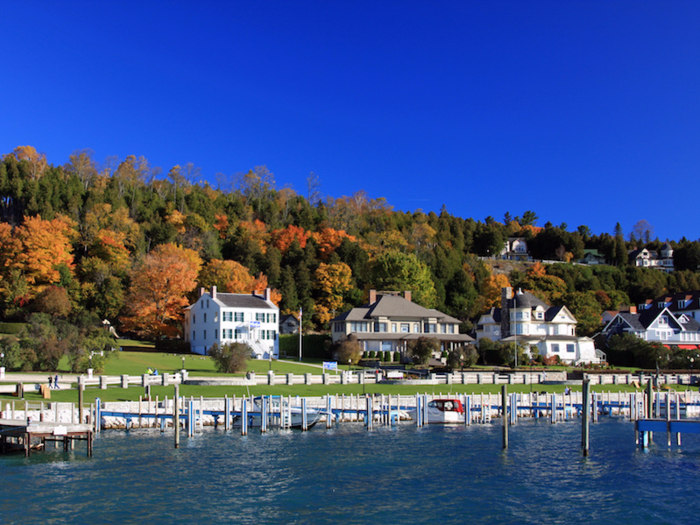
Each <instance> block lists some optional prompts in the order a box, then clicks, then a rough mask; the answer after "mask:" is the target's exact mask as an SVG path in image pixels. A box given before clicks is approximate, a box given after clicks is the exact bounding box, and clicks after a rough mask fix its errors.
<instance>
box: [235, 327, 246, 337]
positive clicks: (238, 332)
mask: <svg viewBox="0 0 700 525" xmlns="http://www.w3.org/2000/svg"><path fill="white" fill-rule="evenodd" d="M243 334H245V329H244V328H236V332H235V338H236V339H243Z"/></svg>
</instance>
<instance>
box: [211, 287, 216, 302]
mask: <svg viewBox="0 0 700 525" xmlns="http://www.w3.org/2000/svg"><path fill="white" fill-rule="evenodd" d="M211 298H212V299H216V286H212V287H211Z"/></svg>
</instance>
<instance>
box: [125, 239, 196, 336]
mask: <svg viewBox="0 0 700 525" xmlns="http://www.w3.org/2000/svg"><path fill="white" fill-rule="evenodd" d="M201 264H202V260H201V259H200V257H199V255H197V253H196V252H194V251H193V250H188V249H186V248H181V247H179V246H176V245H174V244H162V245H160V246H158V247H157V248H156V249H155V250H153V251H152V252H151V253H150V254H148V255H147V256H146V257H145V259H144V260H143V262H142V263H141V264H139V265H138V266H137V267H136V268H135V269H134V270H133V272H132V274H131V289H130V293H129V298H128V301H127V305H128V306H127V310H128V311H127V314H126V315H125V316H123V317H122V322H123V323H124V327H125V328H126V329H128V330H132V331H134V332H135V333H137V334H139V335H141V336H148V337H159V336H169V337H172V336H174V335H176V334H177V333H178V330H179V323H180V322H181V320H182V317H183V308H184V307H185V306H187V305H188V303H189V301H188V299H187V297H186V294H187V293H188V292H190V291H192V290H193V289H194V288H195V287H196V285H197V274H198V273H199V269H200V267H201Z"/></svg>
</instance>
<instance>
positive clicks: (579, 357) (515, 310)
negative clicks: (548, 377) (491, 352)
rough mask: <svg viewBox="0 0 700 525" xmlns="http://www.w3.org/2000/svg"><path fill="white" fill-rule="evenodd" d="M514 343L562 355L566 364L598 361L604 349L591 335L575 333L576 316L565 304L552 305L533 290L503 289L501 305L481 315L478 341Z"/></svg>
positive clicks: (548, 355) (549, 355)
mask: <svg viewBox="0 0 700 525" xmlns="http://www.w3.org/2000/svg"><path fill="white" fill-rule="evenodd" d="M485 337H487V338H489V339H490V340H492V341H503V342H506V343H508V342H515V343H518V344H521V345H526V346H527V347H528V348H531V347H537V350H538V352H539V354H540V355H541V356H543V357H545V358H547V357H551V356H555V355H556V356H559V359H560V360H561V361H562V362H564V363H571V364H579V363H598V362H600V361H601V360H602V359H603V357H604V356H603V355H602V352H599V351H597V350H596V348H595V343H594V342H593V340H592V339H591V338H589V337H578V336H577V335H576V318H575V317H574V316H573V315H572V313H571V312H570V311H569V309H568V308H567V307H566V306H550V305H548V304H547V303H545V302H544V301H542V300H541V299H540V298H538V297H537V296H536V295H534V294H532V293H530V292H523V291H522V290H518V292H516V293H515V294H513V289H512V288H510V287H508V288H503V290H501V307H500V308H491V309H490V310H489V311H488V312H486V313H485V314H484V315H482V316H481V317H480V318H479V322H478V324H477V329H476V338H477V341H480V340H481V339H483V338H485Z"/></svg>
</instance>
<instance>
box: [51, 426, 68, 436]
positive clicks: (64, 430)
mask: <svg viewBox="0 0 700 525" xmlns="http://www.w3.org/2000/svg"><path fill="white" fill-rule="evenodd" d="M53 435H54V436H66V435H68V427H65V426H62V425H59V426H57V427H54V429H53Z"/></svg>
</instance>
